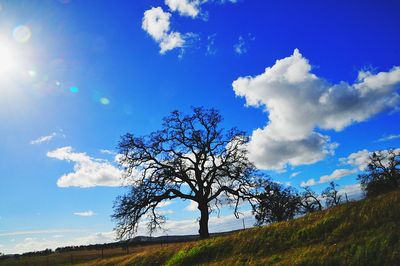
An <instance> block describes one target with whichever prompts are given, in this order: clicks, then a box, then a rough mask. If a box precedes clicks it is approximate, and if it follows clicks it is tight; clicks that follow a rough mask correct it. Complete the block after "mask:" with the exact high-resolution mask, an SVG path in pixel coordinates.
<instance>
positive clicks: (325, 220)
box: [82, 191, 400, 266]
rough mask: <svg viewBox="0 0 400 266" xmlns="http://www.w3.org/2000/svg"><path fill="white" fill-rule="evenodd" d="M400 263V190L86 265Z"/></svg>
mask: <svg viewBox="0 0 400 266" xmlns="http://www.w3.org/2000/svg"><path fill="white" fill-rule="evenodd" d="M160 264H165V265H400V192H399V191H396V192H393V193H390V194H386V195H383V196H379V197H377V198H373V199H366V200H362V201H359V202H350V203H346V204H343V205H340V206H338V207H335V208H331V209H329V210H325V211H322V212H319V213H314V214H311V215H307V216H305V217H302V218H299V219H296V220H293V221H290V222H282V223H277V224H273V225H271V226H265V227H260V228H253V229H248V230H245V231H242V232H239V233H235V234H232V235H229V236H223V237H216V238H211V239H208V240H203V241H198V242H194V243H189V244H184V245H183V246H180V247H179V246H171V247H165V248H159V249H157V250H151V249H148V250H144V251H143V252H141V253H137V254H135V255H130V256H122V257H115V258H111V259H107V260H96V261H93V262H91V263H86V264H82V265H86V266H91V265H160Z"/></svg>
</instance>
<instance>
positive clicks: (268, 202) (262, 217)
mask: <svg viewBox="0 0 400 266" xmlns="http://www.w3.org/2000/svg"><path fill="white" fill-rule="evenodd" d="M263 188H264V192H263V193H260V195H259V196H258V199H259V204H257V205H256V206H255V208H254V213H255V214H256V215H255V217H256V220H257V223H256V224H257V225H262V224H264V223H273V222H281V221H287V220H290V219H293V218H294V216H295V215H296V214H297V213H298V211H299V207H300V197H299V195H298V194H297V193H296V191H295V190H294V189H293V188H292V187H285V186H283V185H281V184H279V183H276V182H272V181H269V180H268V181H266V182H264V186H263Z"/></svg>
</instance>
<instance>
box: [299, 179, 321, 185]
mask: <svg viewBox="0 0 400 266" xmlns="http://www.w3.org/2000/svg"><path fill="white" fill-rule="evenodd" d="M316 184H317V182H315V179H314V178H311V179H308V180H307V181H306V182H304V181H303V182H301V184H300V186H301V187H311V186H314V185H316Z"/></svg>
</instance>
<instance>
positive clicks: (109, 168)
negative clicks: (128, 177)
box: [47, 146, 122, 187]
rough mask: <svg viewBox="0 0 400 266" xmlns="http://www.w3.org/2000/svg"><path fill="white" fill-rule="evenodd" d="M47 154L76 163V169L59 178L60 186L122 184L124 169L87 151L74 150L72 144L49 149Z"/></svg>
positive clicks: (58, 183)
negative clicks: (78, 151) (90, 154)
mask: <svg viewBox="0 0 400 266" xmlns="http://www.w3.org/2000/svg"><path fill="white" fill-rule="evenodd" d="M47 156H48V157H50V158H54V159H57V160H62V161H68V162H73V163H74V171H73V172H71V173H68V174H64V175H63V176H61V177H60V178H59V179H58V181H57V185H58V186H59V187H71V186H74V187H94V186H120V185H121V184H122V179H121V176H122V171H121V170H119V169H118V168H117V167H115V166H114V165H112V164H111V163H110V162H109V161H107V160H103V159H96V158H92V157H90V156H88V155H87V154H86V153H77V152H74V151H73V149H72V147H70V146H67V147H62V148H59V149H56V150H53V151H49V152H48V153H47Z"/></svg>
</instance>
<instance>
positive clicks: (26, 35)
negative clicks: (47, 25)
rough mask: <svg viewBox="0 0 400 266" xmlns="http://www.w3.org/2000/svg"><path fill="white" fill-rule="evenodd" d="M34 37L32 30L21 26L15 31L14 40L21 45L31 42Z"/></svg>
mask: <svg viewBox="0 0 400 266" xmlns="http://www.w3.org/2000/svg"><path fill="white" fill-rule="evenodd" d="M31 36H32V32H31V29H30V28H29V27H28V26H25V25H21V26H18V27H16V28H15V29H14V30H13V37H14V40H15V41H17V42H20V43H25V42H27V41H29V39H30V38H31Z"/></svg>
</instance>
